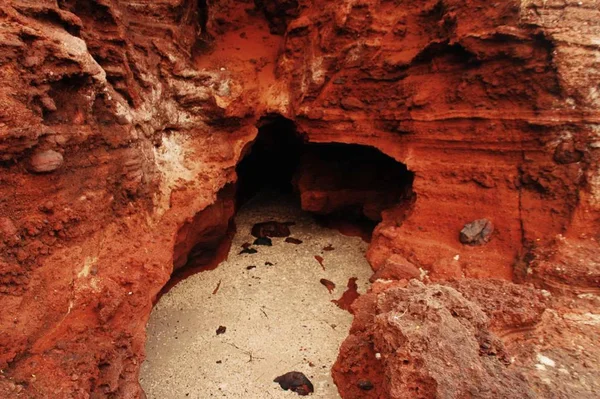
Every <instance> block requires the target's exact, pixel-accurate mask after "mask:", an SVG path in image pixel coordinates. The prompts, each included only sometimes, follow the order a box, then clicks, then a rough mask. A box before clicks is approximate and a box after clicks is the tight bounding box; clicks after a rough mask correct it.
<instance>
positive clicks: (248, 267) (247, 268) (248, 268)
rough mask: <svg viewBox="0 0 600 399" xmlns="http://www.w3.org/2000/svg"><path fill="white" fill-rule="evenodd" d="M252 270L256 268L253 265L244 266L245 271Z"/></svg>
mask: <svg viewBox="0 0 600 399" xmlns="http://www.w3.org/2000/svg"><path fill="white" fill-rule="evenodd" d="M252 269H256V266H254V265H250V266H246V270H252Z"/></svg>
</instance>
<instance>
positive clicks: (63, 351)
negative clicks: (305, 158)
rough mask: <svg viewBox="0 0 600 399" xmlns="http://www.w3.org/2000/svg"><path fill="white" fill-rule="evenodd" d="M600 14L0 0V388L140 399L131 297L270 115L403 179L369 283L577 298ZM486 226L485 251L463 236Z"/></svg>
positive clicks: (594, 5)
mask: <svg viewBox="0 0 600 399" xmlns="http://www.w3.org/2000/svg"><path fill="white" fill-rule="evenodd" d="M599 14H600V4H599V3H598V2H597V1H595V0H584V1H582V2H577V3H568V2H546V1H541V0H540V1H537V0H531V1H521V2H517V1H511V0H504V1H501V2H496V3H489V2H486V1H472V2H468V3H465V2H460V1H454V0H439V1H426V2H407V1H400V0H398V1H384V0H379V1H376V0H365V1H351V0H346V1H343V2H330V1H325V0H314V1H303V0H299V1H287V0H273V1H268V0H265V1H256V2H254V1H248V0H247V1H232V0H221V1H217V0H214V1H211V0H207V1H192V0H164V1H126V0H122V1H118V2H115V1H105V0H94V1H78V0H58V1H51V0H45V1H35V2H31V1H25V0H9V1H7V2H4V3H3V4H2V5H0V20H1V23H0V81H1V82H2V85H1V86H0V168H1V169H0V245H2V247H1V248H0V300H1V301H2V302H1V303H2V309H3V310H2V312H1V313H0V332H1V334H0V369H1V370H2V371H3V372H2V374H1V375H0V392H1V393H2V396H6V397H12V396H14V395H16V394H17V393H19V392H20V393H21V395H23V396H24V397H39V395H46V396H49V397H70V396H69V395H74V396H75V397H87V396H86V395H88V394H89V395H90V396H91V397H106V396H109V397H110V396H111V395H112V396H114V397H138V396H140V395H141V394H142V393H141V390H140V388H139V385H138V383H137V373H138V368H139V365H140V363H141V362H142V361H143V346H144V340H145V337H144V334H145V333H144V326H145V323H146V320H147V318H148V315H149V313H150V310H151V306H152V299H153V298H154V297H155V295H156V294H157V293H158V292H159V290H160V289H161V287H162V286H163V285H164V284H165V283H166V281H167V280H168V279H169V276H170V274H171V271H172V269H173V262H174V257H179V256H181V253H180V251H177V250H176V249H175V248H176V247H179V248H182V247H185V248H187V247H189V245H191V244H190V243H186V242H185V239H184V238H182V235H183V233H182V232H181V230H180V229H181V228H182V226H184V229H189V230H187V232H186V233H185V235H186V237H199V236H202V234H203V233H202V231H203V230H202V229H205V228H206V226H200V227H198V229H197V230H196V231H195V230H194V229H193V228H190V227H189V226H190V223H192V222H193V221H194V218H195V216H196V215H197V214H198V213H199V212H201V211H202V210H204V209H205V208H208V207H210V206H211V204H213V203H215V201H217V193H218V192H219V190H220V189H221V188H223V187H224V186H225V185H226V184H227V183H231V182H234V181H235V179H236V176H235V165H236V164H237V162H238V161H239V160H240V157H241V155H242V153H243V152H244V149H246V150H247V148H248V144H249V143H251V141H252V140H253V139H254V138H255V136H256V134H257V128H256V123H257V121H258V119H259V118H260V117H262V116H264V115H267V114H280V115H283V116H285V117H287V118H289V119H291V120H293V121H294V122H295V123H296V126H297V130H298V131H299V132H300V133H301V134H302V135H303V136H304V137H305V138H306V139H307V140H308V141H309V142H314V143H328V142H338V143H354V144H361V145H368V146H372V147H376V148H377V149H379V150H380V151H381V152H383V153H385V154H387V155H389V156H390V157H392V158H394V159H395V160H396V161H398V162H401V163H403V164H404V165H406V167H407V168H408V170H409V171H411V172H412V173H414V181H413V183H412V193H413V197H411V198H413V199H412V201H410V202H409V203H406V202H403V203H402V204H399V205H398V206H397V207H394V208H390V209H388V210H387V211H385V212H384V213H383V221H382V222H381V224H379V226H378V227H377V228H376V230H375V232H374V235H373V240H372V243H371V247H370V250H369V254H368V258H369V261H370V262H371V264H372V265H373V268H374V269H375V270H378V269H380V268H382V267H386V265H388V264H389V263H390V262H391V261H390V259H392V260H394V261H395V262H398V261H400V262H401V263H402V262H404V264H408V265H409V266H410V268H411V270H415V269H416V270H419V272H420V273H422V274H423V275H426V276H427V278H429V279H431V280H434V281H435V280H445V279H448V278H459V279H460V278H463V277H470V278H485V277H495V278H499V279H504V280H517V281H532V282H535V283H537V284H539V285H540V286H543V287H546V288H552V289H555V290H560V291H561V292H570V291H575V292H587V293H597V289H598V278H599V277H598V276H599V275H600V266H599V263H600V262H599V261H598V259H597V255H596V253H597V251H598V246H597V240H598V239H600V237H598V231H599V227H600V225H599V217H600V172H599V167H598V166H599V158H600V155H599V154H600V87H598V81H599V78H600V76H599V75H600V72H599V71H600V68H599V67H598V62H599V61H598V59H599V58H598V57H599V55H598V54H600V53H599V51H600V49H599V48H598V46H599V44H598V43H599V42H598V40H599V39H598V38H599V37H600V26H599V25H598V22H597V21H600V15H599ZM308 166H310V165H308ZM307 169H310V168H309V167H307ZM323 173H327V171H324V172H323ZM325 192H327V191H326V190H325ZM305 193H307V194H310V193H308V192H305ZM224 203H226V205H223V204H224ZM227 204H228V203H227V201H224V202H223V201H217V207H218V208H219V209H218V210H216V211H214V212H213V213H214V215H213V217H214V220H215V221H219V222H218V223H221V224H222V223H224V220H226V219H227V216H226V215H228V214H229V213H230V210H231V208H230V206H231V204H228V205H227ZM209 209H213V210H215V208H214V206H213V208H209ZM483 218H486V219H488V220H489V221H491V222H492V223H493V226H494V232H493V233H492V236H491V239H490V241H489V242H488V243H487V244H485V245H482V246H468V245H464V244H462V243H461V242H460V240H459V232H460V231H461V229H462V228H463V226H464V225H465V224H466V223H469V222H472V221H474V220H478V219H483ZM192 224H193V223H192ZM185 226H188V227H185ZM178 232H179V234H178ZM182 242H183V244H182ZM183 252H185V251H183ZM176 263H177V262H176ZM556 264H559V265H560V267H558V268H557V267H555V265H556ZM412 289H413V290H417V291H418V290H420V288H418V289H417V288H412ZM459 291H460V292H463V291H464V290H462V291H461V290H460V289H459ZM398 295H401V296H403V295H405V294H404V293H401V294H398ZM448 295H450V297H452V298H454V293H451V294H448ZM403 298H404V297H403ZM403 300H405V299H403ZM405 301H407V303H410V299H406V300H405ZM475 302H477V301H475ZM365 303H366V302H365ZM390 306H391V307H392V308H393V306H392V305H390ZM394 306H395V305H394ZM469 306H470V305H469ZM394 309H395V308H394ZM394 309H391V308H390V309H380V310H377V311H375V310H373V309H372V310H373V312H371V314H388V313H390V312H392V313H393V311H394ZM396 310H397V309H396ZM369 317H370V316H369ZM468 319H469V320H471V321H473V320H475V321H474V322H473V323H472V324H473V326H474V327H472V328H471V327H469V328H471V330H469V331H480V330H481V331H487V328H488V326H487V324H486V323H488V319H486V317H484V316H483V315H482V314H480V311H479V310H477V309H475V310H473V312H472V316H469V317H468ZM492 319H493V318H492ZM471 321H470V322H471ZM549 324H550V323H549ZM384 327H385V328H388V327H387V326H384ZM360 334H363V336H364V334H366V336H372V335H373V334H371V333H370V332H368V333H365V331H363V330H361V332H360ZM360 334H355V336H359V335H360ZM374 334H375V335H376V336H377V334H378V333H374ZM357 339H358V338H357ZM377 339H379V338H377ZM377 342H380V343H381V342H383V341H381V340H380V341H377ZM424 356H426V355H424ZM427 356H428V355H427ZM426 360H427V359H426ZM389 364H390V365H393V364H395V363H393V362H390V363H389ZM494 367H495V366H494ZM432 378H435V377H432ZM438 383H439V382H438ZM398 384H401V382H398ZM348 392H350V391H348ZM42 393H43V394H42Z"/></svg>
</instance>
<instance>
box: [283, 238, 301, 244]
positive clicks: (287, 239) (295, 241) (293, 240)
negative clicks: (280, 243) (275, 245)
mask: <svg viewBox="0 0 600 399" xmlns="http://www.w3.org/2000/svg"><path fill="white" fill-rule="evenodd" d="M285 242H287V243H289V244H296V245H298V244H302V240H299V239H297V238H294V237H288V238H286V239H285Z"/></svg>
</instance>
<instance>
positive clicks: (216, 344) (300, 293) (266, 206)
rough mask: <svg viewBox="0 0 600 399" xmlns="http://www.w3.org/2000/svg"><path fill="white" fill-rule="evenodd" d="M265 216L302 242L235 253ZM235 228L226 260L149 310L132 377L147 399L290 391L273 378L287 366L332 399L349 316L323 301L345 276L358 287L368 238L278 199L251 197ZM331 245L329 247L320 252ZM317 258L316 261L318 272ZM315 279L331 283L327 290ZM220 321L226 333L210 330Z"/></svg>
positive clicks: (366, 270)
mask: <svg viewBox="0 0 600 399" xmlns="http://www.w3.org/2000/svg"><path fill="white" fill-rule="evenodd" d="M268 220H276V221H280V222H284V221H294V222H296V225H294V226H291V227H290V230H291V233H292V234H291V237H294V238H298V239H301V240H302V241H303V243H302V244H299V245H295V244H290V243H286V242H284V238H273V246H272V247H267V246H254V248H256V249H257V250H258V253H256V254H242V255H240V254H239V252H240V250H241V249H242V248H241V245H242V244H243V243H245V242H253V240H254V237H252V236H251V235H250V230H251V227H252V226H253V225H254V224H255V223H257V222H264V221H268ZM236 225H237V234H236V236H235V237H234V240H233V245H232V247H231V251H230V253H229V257H228V260H227V261H225V262H223V263H222V264H221V265H219V267H217V269H215V270H212V271H205V272H202V273H198V274H195V275H193V276H191V277H189V278H187V279H186V280H184V281H182V282H180V283H179V284H178V285H176V286H175V287H174V288H173V289H171V290H170V291H169V292H168V293H167V294H166V295H164V296H163V297H162V298H161V300H160V301H159V302H158V304H157V305H156V307H155V308H154V310H153V312H152V315H151V318H150V322H149V323H148V342H147V345H146V350H147V360H146V361H145V362H144V364H143V365H142V370H141V374H140V382H141V384H142V386H143V388H144V390H145V392H146V394H147V396H148V398H149V399H168V398H209V397H225V398H257V399H258V398H261V399H262V398H293V397H298V395H297V394H296V393H293V392H290V391H283V390H282V389H281V388H280V387H279V385H278V384H277V383H274V382H273V379H274V378H275V377H277V376H279V375H282V374H284V373H287V372H289V371H300V372H303V373H304V374H306V376H307V377H308V378H309V379H310V380H311V381H312V383H313V385H314V387H315V392H314V394H312V396H313V397H317V398H339V395H338V392H337V389H336V386H335V384H334V383H333V381H332V379H331V375H330V368H331V366H332V365H333V363H334V361H335V359H336V357H337V353H338V348H339V345H340V344H341V342H342V341H343V340H344V339H345V338H346V336H347V335H348V330H349V328H350V324H351V322H352V316H351V314H350V313H348V312H346V311H344V310H341V309H339V308H338V307H337V306H336V305H335V304H333V303H332V302H331V300H332V299H338V298H339V297H340V296H341V295H342V293H343V292H344V291H345V290H346V284H347V283H348V279H349V278H350V277H357V278H358V281H357V283H358V286H359V292H361V293H363V292H365V290H366V287H367V286H368V278H369V277H370V275H371V273H372V272H371V269H370V266H369V265H368V263H367V262H366V260H365V257H364V253H365V251H366V249H367V244H366V243H365V242H363V241H361V240H360V239H359V238H356V237H346V236H343V235H341V234H340V233H338V232H337V231H335V230H329V229H324V228H322V227H319V226H318V225H317V224H316V223H314V221H313V219H312V218H311V216H310V215H309V214H306V213H303V212H302V211H301V210H299V209H298V208H297V207H296V206H295V205H294V204H293V203H292V202H290V201H288V200H283V199H281V198H271V199H266V200H265V198H264V196H263V198H262V199H258V198H257V199H255V200H253V201H251V202H249V203H248V204H246V205H245V206H244V207H243V208H242V209H241V210H240V212H239V213H238V214H237V216H236ZM330 244H331V245H332V246H333V247H334V248H335V249H334V250H333V251H324V250H323V248H324V247H326V246H328V245H330ZM315 255H320V256H322V257H323V258H324V262H323V263H324V265H325V269H326V270H323V269H322V268H321V266H320V265H319V263H318V262H317V261H316V260H315ZM266 262H270V263H272V264H273V265H272V266H269V265H266V264H265V263H266ZM248 266H256V268H253V269H250V270H248V269H247V267H248ZM322 278H326V279H328V280H331V281H333V282H334V283H335V284H336V288H335V290H334V291H333V292H332V293H331V294H330V293H329V292H328V290H327V289H326V288H325V287H324V286H323V285H322V284H321V283H320V282H319V280H320V279H322ZM217 286H218V287H219V288H218V290H217V292H216V293H215V294H213V292H214V291H215V289H216V288H217ZM220 326H224V327H226V332H225V333H224V334H220V335H217V333H216V331H217V329H218V328H219V327H220Z"/></svg>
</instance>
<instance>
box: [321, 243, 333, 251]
mask: <svg viewBox="0 0 600 399" xmlns="http://www.w3.org/2000/svg"><path fill="white" fill-rule="evenodd" d="M334 249H335V248H334V247H333V245H331V244H329V245H328V246H326V247H325V248H323V251H333V250H334Z"/></svg>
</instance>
